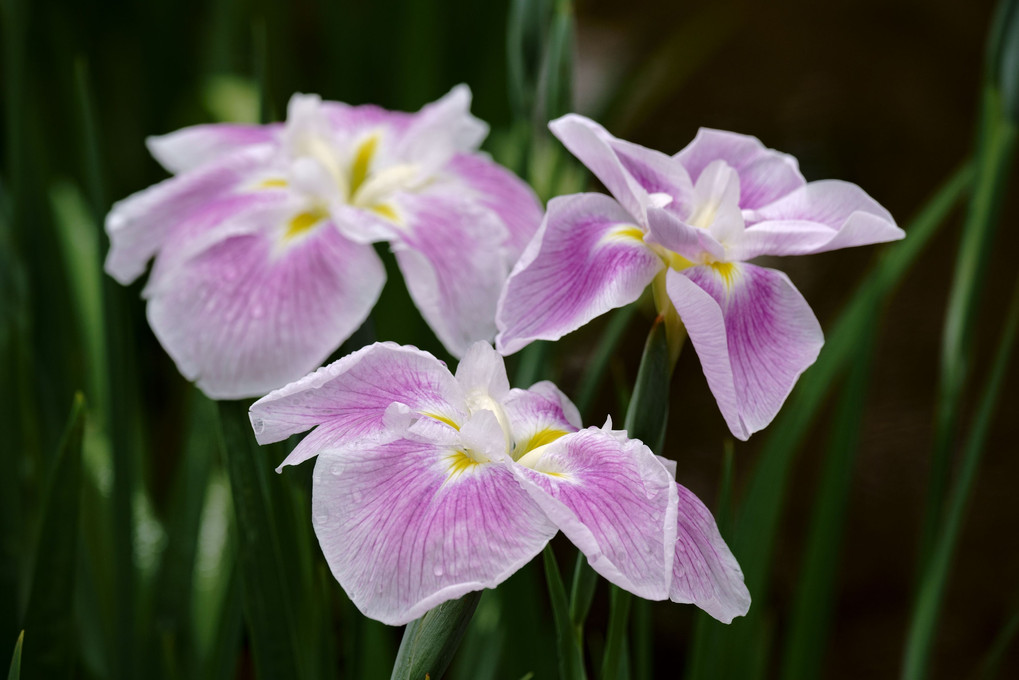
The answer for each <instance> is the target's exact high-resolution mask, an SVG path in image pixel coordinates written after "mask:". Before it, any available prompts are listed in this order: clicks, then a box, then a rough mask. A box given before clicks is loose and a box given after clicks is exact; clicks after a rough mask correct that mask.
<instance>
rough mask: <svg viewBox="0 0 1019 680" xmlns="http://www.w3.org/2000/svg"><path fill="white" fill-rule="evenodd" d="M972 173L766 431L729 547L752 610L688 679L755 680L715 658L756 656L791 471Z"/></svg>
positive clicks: (960, 178)
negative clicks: (864, 332)
mask: <svg viewBox="0 0 1019 680" xmlns="http://www.w3.org/2000/svg"><path fill="white" fill-rule="evenodd" d="M971 178H972V169H971V168H970V166H969V165H966V166H964V167H962V168H960V169H959V170H957V171H956V172H955V173H954V174H953V175H952V176H951V178H949V179H948V181H947V182H945V184H943V185H942V186H941V187H940V188H939V189H938V191H937V192H936V193H935V194H934V196H933V197H932V198H931V199H930V200H929V201H928V203H927V204H926V205H925V206H924V208H923V209H922V210H921V211H920V213H919V214H918V215H917V216H916V217H915V218H914V219H913V220H912V221H911V222H910V223H909V225H908V227H907V229H906V233H907V237H906V239H905V240H903V241H901V242H899V243H897V244H895V245H894V246H892V247H889V248H888V249H887V251H886V252H885V253H884V254H883V255H882V257H881V258H880V260H879V262H878V264H877V266H876V267H875V268H874V270H873V272H872V273H870V274H869V275H867V276H866V277H865V278H864V280H863V282H862V283H861V284H860V285H859V286H858V287H857V290H856V292H855V293H854V294H853V296H852V297H851V298H850V301H849V303H848V304H847V305H846V308H845V309H844V310H843V311H842V314H841V315H840V316H839V319H838V321H836V323H835V325H834V328H833V329H832V331H831V332H830V333H829V334H828V339H827V341H826V343H825V347H824V349H823V350H822V351H821V355H820V357H819V358H818V360H817V363H816V364H814V366H812V367H811V368H810V369H809V370H808V371H807V372H806V373H805V374H804V375H803V376H802V377H801V379H800V381H799V384H798V385H797V387H796V389H795V390H793V393H792V394H791V395H790V397H789V400H788V401H787V402H786V404H785V406H784V407H783V408H782V411H781V412H780V413H779V414H778V416H777V417H776V418H775V421H774V422H773V423H772V424H771V425H770V426H769V428H768V434H767V438H766V439H765V443H764V446H763V448H762V450H761V453H760V457H759V462H758V464H757V468H756V470H755V471H754V474H753V476H752V478H751V480H750V486H749V489H748V491H747V494H746V496H745V498H744V500H743V502H742V503H741V504H740V506H739V510H738V513H737V517H736V524H735V529H736V531H735V533H734V534H733V541H732V543H731V544H730V545H731V546H732V549H733V554H735V556H736V559H738V560H739V562H740V565H741V567H742V568H743V574H744V577H745V579H746V584H747V588H749V590H750V593H751V594H752V596H753V597H754V605H753V606H752V607H751V608H750V612H749V613H748V614H747V616H746V617H744V618H742V619H737V620H735V621H733V623H732V624H730V625H729V626H727V627H726V626H721V625H718V624H715V625H712V626H711V631H710V632H709V633H707V634H705V635H704V636H703V637H702V638H701V640H700V641H699V644H698V646H696V647H695V648H694V650H693V653H692V654H691V658H690V669H689V675H690V677H691V678H693V679H698V678H722V677H732V678H739V679H740V680H744V679H746V678H752V677H754V675H753V671H752V669H751V668H750V667H749V666H750V665H751V664H755V665H756V664H758V662H759V661H760V660H759V659H758V658H757V657H756V656H755V655H750V654H747V655H738V654H714V653H712V650H718V649H723V648H724V649H733V650H735V649H756V646H755V643H759V642H760V640H761V639H762V636H763V632H762V630H763V627H764V625H765V617H764V609H765V607H764V603H765V601H766V598H767V583H768V576H769V573H770V565H771V562H770V560H771V550H772V546H773V544H774V541H775V534H776V532H777V530H778V520H779V517H780V515H781V510H782V499H783V498H785V487H786V482H787V481H788V477H789V470H790V467H791V465H792V462H793V460H794V458H795V454H796V453H797V452H798V450H799V447H800V444H801V443H802V442H803V439H804V437H805V436H806V434H807V432H808V430H809V428H810V426H811V424H812V423H813V420H814V417H815V416H816V414H817V412H818V410H819V409H820V407H821V405H822V404H823V403H824V401H825V397H826V396H827V394H828V392H829V390H830V389H831V386H832V385H833V384H834V383H835V382H836V381H837V380H838V378H839V376H840V375H842V374H843V373H844V371H845V370H846V369H847V368H848V364H849V359H850V358H851V357H852V356H853V352H854V348H855V343H856V338H857V334H858V332H859V329H860V328H864V327H866V326H867V325H869V324H871V323H873V321H874V319H873V316H872V314H871V309H872V305H873V304H874V300H877V301H881V302H883V301H884V300H885V299H886V298H887V297H888V296H889V295H890V293H891V292H892V290H893V289H894V288H895V286H896V285H897V284H898V283H899V282H900V281H901V280H902V278H903V277H904V276H905V275H906V272H907V271H909V268H910V266H911V265H912V264H913V262H915V261H916V258H917V257H918V256H919V255H920V253H921V252H922V251H923V249H924V248H925V247H926V246H927V245H928V244H929V243H930V241H931V238H932V237H933V236H934V235H935V234H936V233H937V231H938V229H939V228H940V227H941V226H942V224H943V223H944V222H945V220H946V219H947V217H948V215H949V214H950V213H951V211H952V209H953V208H954V207H955V206H956V204H957V203H958V201H959V199H960V198H961V197H962V196H963V194H964V192H965V191H966V189H967V188H968V187H969V185H970V181H971Z"/></svg>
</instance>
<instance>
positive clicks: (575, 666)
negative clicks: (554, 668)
mask: <svg viewBox="0 0 1019 680" xmlns="http://www.w3.org/2000/svg"><path fill="white" fill-rule="evenodd" d="M542 559H543V560H544V562H545V579H546V581H547V582H548V594H549V599H550V600H551V603H552V618H553V619H554V620H555V628H556V646H557V647H558V654H559V677H560V678H561V680H586V678H587V674H586V673H585V672H584V653H583V650H582V649H581V647H580V640H579V639H578V638H577V636H576V634H575V631H574V627H573V625H572V623H571V620H570V607H569V604H568V603H567V601H566V587H565V586H564V585H563V577H562V574H561V573H560V572H559V564H558V563H557V562H556V558H555V553H554V552H552V546H551V545H546V546H545V550H544V551H543V552H542Z"/></svg>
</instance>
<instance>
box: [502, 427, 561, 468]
mask: <svg viewBox="0 0 1019 680" xmlns="http://www.w3.org/2000/svg"><path fill="white" fill-rule="evenodd" d="M565 434H566V431H565V430H557V429H555V428H551V427H545V428H542V429H540V430H538V431H537V432H535V433H534V434H533V435H531V438H530V439H528V440H527V441H526V442H524V443H523V444H522V445H518V446H517V448H516V449H515V450H514V451H513V457H514V459H516V460H519V459H520V458H521V457H522V456H524V455H526V454H528V453H530V452H531V451H534V450H535V449H536V448H538V447H539V446H544V445H545V444H551V443H552V442H554V441H555V440H556V439H559V437H562V436H563V435H565Z"/></svg>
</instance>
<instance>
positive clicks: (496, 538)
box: [312, 438, 556, 625]
mask: <svg viewBox="0 0 1019 680" xmlns="http://www.w3.org/2000/svg"><path fill="white" fill-rule="evenodd" d="M312 514H313V520H314V526H315V533H316V535H317V537H318V540H319V544H320V545H321V547H322V552H323V554H324V555H325V558H326V561H327V562H328V564H329V567H330V569H331V570H332V572H333V575H334V576H335V577H336V579H337V580H338V581H339V582H340V585H341V586H343V589H344V590H345V591H346V593H347V595H348V596H349V597H350V599H351V600H352V601H353V602H354V604H355V605H356V606H357V607H358V609H360V610H361V611H362V612H363V613H364V614H365V615H366V616H369V617H371V618H373V619H376V620H378V621H382V622H383V623H387V624H391V625H401V624H404V623H407V622H409V621H412V620H413V619H416V618H418V617H420V616H422V615H423V614H424V613H425V612H427V611H428V610H429V609H432V608H433V607H435V606H437V605H439V604H441V603H442V602H445V601H447V600H452V599H455V598H458V597H461V596H462V595H464V594H465V593H468V592H471V591H475V590H481V589H483V588H494V587H495V586H497V585H499V584H500V583H501V582H502V581H504V580H505V579H506V578H508V577H509V576H510V575H512V574H513V573H514V572H516V571H517V570H518V569H519V568H520V567H522V566H523V565H524V564H526V563H527V562H529V561H530V560H531V559H532V558H533V557H534V556H535V555H536V554H537V553H538V552H540V551H541V549H542V548H543V547H544V546H545V544H546V543H547V542H548V541H549V539H550V538H551V537H552V536H553V535H555V533H556V528H555V526H554V525H553V524H552V523H551V522H549V521H548V520H547V519H546V518H545V516H544V514H543V513H542V511H541V509H540V508H538V506H537V505H536V504H535V503H534V502H533V501H532V500H531V498H530V497H529V496H528V494H527V493H526V492H525V491H524V490H523V489H522V488H521V487H520V485H519V484H518V483H517V481H516V480H515V479H514V477H513V473H512V472H511V471H510V469H509V468H508V467H507V466H506V465H504V464H502V463H476V462H474V461H472V460H471V459H470V458H469V456H468V455H467V454H466V453H463V452H461V451H458V450H457V449H456V448H452V447H450V446H448V445H445V444H437V443H434V442H432V441H428V440H427V439H426V438H421V439H398V440H394V441H390V442H385V443H381V444H379V445H378V446H375V447H358V446H355V447H349V448H346V449H342V450H339V451H329V452H326V453H323V454H321V455H320V456H319V458H318V461H317V463H316V466H315V477H314V487H313V495H312Z"/></svg>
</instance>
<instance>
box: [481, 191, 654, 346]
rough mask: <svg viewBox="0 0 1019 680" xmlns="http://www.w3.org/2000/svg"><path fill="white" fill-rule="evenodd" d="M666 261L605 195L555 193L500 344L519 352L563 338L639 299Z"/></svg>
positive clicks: (512, 288)
mask: <svg viewBox="0 0 1019 680" xmlns="http://www.w3.org/2000/svg"><path fill="white" fill-rule="evenodd" d="M662 266H663V265H662V261H661V259H660V258H659V257H658V255H656V254H655V253H654V251H653V250H651V248H650V247H648V246H647V245H646V244H645V243H644V231H643V230H642V229H641V228H640V227H638V226H637V225H635V224H634V223H633V222H632V217H630V215H629V214H628V213H627V212H626V210H624V209H623V207H622V206H620V205H619V204H618V203H617V202H616V201H614V200H612V199H611V198H609V197H608V196H605V195H603V194H574V195H572V196H563V197H559V198H554V199H552V200H551V201H550V202H549V205H548V212H547V213H546V215H545V219H544V221H543V222H542V224H541V227H540V228H539V230H538V233H537V234H536V235H535V237H534V239H533V240H532V241H531V243H530V244H529V245H528V246H527V249H526V250H525V251H524V254H523V255H522V256H521V258H520V260H519V261H518V262H517V264H516V266H515V267H514V268H513V272H512V273H511V274H510V277H509V279H508V280H507V281H506V287H505V289H504V290H503V293H502V297H501V299H500V300H499V312H498V316H497V323H498V326H499V336H498V337H497V339H496V347H497V348H498V349H499V351H500V352H501V353H502V354H512V353H513V352H516V351H517V350H519V349H521V348H523V347H524V346H525V345H527V344H528V343H530V342H532V341H534V340H558V339H559V338H561V337H562V336H564V335H566V334H567V333H569V332H571V331H574V330H576V329H578V328H580V327H581V326H583V325H584V324H586V323H587V322H588V321H590V320H591V319H593V318H595V317H597V316H599V315H601V314H604V313H605V312H607V311H609V310H611V309H614V308H616V307H622V306H624V305H626V304H629V303H631V302H633V301H634V300H636V299H637V298H638V297H640V294H641V293H642V292H643V291H644V289H645V288H646V287H647V285H648V284H649V283H651V281H652V280H653V279H654V277H655V274H657V273H658V272H659V271H660V270H661V268H662Z"/></svg>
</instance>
